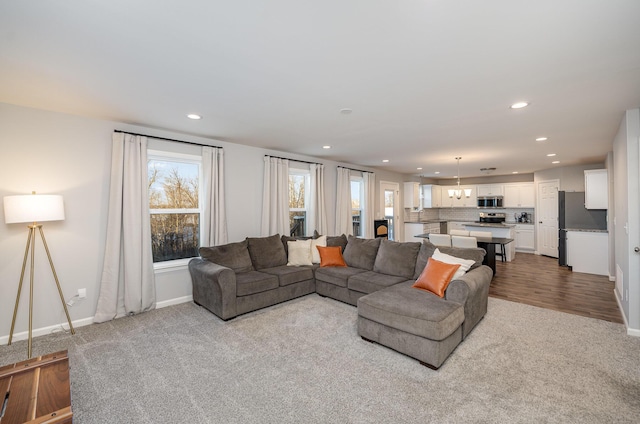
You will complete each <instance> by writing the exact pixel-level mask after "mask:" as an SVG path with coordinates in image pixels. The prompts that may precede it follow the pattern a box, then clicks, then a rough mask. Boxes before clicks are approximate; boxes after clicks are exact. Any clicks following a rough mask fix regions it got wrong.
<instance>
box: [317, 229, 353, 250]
mask: <svg viewBox="0 0 640 424" xmlns="http://www.w3.org/2000/svg"><path fill="white" fill-rule="evenodd" d="M320 237H322V235H320V233H318V231H317V230H315V231H314V232H313V238H314V239H318V238H320ZM327 246H329V247H334V246H340V248H341V249H342V253H344V248H345V247H347V236H345V235H344V234H342V235H339V236H327Z"/></svg>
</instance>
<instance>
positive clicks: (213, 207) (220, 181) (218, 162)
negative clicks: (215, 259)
mask: <svg viewBox="0 0 640 424" xmlns="http://www.w3.org/2000/svg"><path fill="white" fill-rule="evenodd" d="M202 168H203V169H202V170H203V178H204V181H203V185H204V190H203V193H204V199H203V202H204V203H203V206H204V216H203V217H202V226H203V232H202V233H203V239H202V240H201V243H200V245H201V246H217V245H221V244H225V243H227V214H226V206H225V195H224V150H223V149H221V148H215V147H209V146H205V147H203V148H202Z"/></svg>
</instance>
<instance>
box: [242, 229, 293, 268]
mask: <svg viewBox="0 0 640 424" xmlns="http://www.w3.org/2000/svg"><path fill="white" fill-rule="evenodd" d="M247 242H248V243H249V255H250V256H251V262H252V263H253V267H254V268H255V269H265V268H273V267H276V266H281V265H286V264H287V253H286V252H285V251H284V246H283V245H282V241H281V240H280V234H274V235H272V236H269V237H255V238H252V237H247Z"/></svg>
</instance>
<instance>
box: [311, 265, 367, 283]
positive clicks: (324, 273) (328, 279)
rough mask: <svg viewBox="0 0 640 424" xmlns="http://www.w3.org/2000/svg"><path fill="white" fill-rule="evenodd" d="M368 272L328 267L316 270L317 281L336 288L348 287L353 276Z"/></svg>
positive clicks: (349, 268)
mask: <svg viewBox="0 0 640 424" xmlns="http://www.w3.org/2000/svg"><path fill="white" fill-rule="evenodd" d="M361 272H366V271H365V270H364V269H359V268H352V267H327V268H318V269H316V280H320V281H324V282H325V283H330V284H333V285H334V286H340V287H347V281H348V280H349V277H351V276H352V275H356V274H359V273H361Z"/></svg>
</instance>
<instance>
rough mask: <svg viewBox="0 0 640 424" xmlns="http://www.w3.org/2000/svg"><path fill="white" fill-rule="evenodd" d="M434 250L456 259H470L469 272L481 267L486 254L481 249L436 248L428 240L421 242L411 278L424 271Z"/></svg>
mask: <svg viewBox="0 0 640 424" xmlns="http://www.w3.org/2000/svg"><path fill="white" fill-rule="evenodd" d="M436 249H439V250H440V251H441V252H442V253H446V254H447V255H451V256H455V257H457V258H462V259H471V260H472V261H474V264H473V265H471V269H470V270H472V269H474V268H477V267H479V266H480V265H482V261H483V260H484V256H485V255H486V254H487V251H486V250H484V249H483V248H481V247H475V248H461V247H443V246H436V245H434V244H432V243H431V242H429V240H424V241H423V242H422V246H420V252H418V258H417V259H416V269H415V272H414V274H413V278H418V277H419V276H420V274H421V273H422V271H423V270H424V267H425V266H427V261H428V260H429V258H430V257H431V256H433V252H435V251H436Z"/></svg>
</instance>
